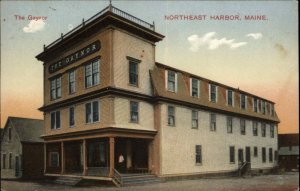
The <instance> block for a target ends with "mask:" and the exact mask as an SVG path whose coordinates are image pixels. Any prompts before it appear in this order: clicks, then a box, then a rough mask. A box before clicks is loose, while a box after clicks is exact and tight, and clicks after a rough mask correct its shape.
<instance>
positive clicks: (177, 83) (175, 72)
mask: <svg viewBox="0 0 300 191" xmlns="http://www.w3.org/2000/svg"><path fill="white" fill-rule="evenodd" d="M177 85H178V83H177V73H176V72H175V93H177V90H178V88H177Z"/></svg>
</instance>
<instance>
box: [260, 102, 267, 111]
mask: <svg viewBox="0 0 300 191" xmlns="http://www.w3.org/2000/svg"><path fill="white" fill-rule="evenodd" d="M261 112H262V114H266V102H265V101H261Z"/></svg>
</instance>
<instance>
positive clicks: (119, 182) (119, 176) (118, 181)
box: [113, 169, 123, 186]
mask: <svg viewBox="0 0 300 191" xmlns="http://www.w3.org/2000/svg"><path fill="white" fill-rule="evenodd" d="M113 178H114V179H115V181H116V182H117V183H118V184H120V186H122V185H123V180H122V175H121V174H120V173H119V172H118V171H117V170H116V169H114V177H113Z"/></svg>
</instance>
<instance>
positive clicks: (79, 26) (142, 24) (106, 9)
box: [44, 4, 155, 50]
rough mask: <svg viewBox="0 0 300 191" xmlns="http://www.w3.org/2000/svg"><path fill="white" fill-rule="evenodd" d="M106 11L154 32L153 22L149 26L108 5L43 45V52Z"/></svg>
mask: <svg viewBox="0 0 300 191" xmlns="http://www.w3.org/2000/svg"><path fill="white" fill-rule="evenodd" d="M108 11H110V12H112V13H114V14H116V15H119V16H121V17H123V18H125V19H128V20H130V21H132V22H134V23H136V24H139V25H141V26H143V27H145V28H148V29H150V30H153V31H154V30H155V25H154V22H153V24H150V23H148V22H146V21H143V20H141V19H139V18H137V17H135V16H133V15H130V14H129V13H126V12H124V11H122V10H120V9H118V8H116V7H114V6H112V5H111V4H110V5H109V6H107V7H106V8H104V9H103V10H102V11H100V12H98V13H97V14H95V15H94V16H92V17H91V18H89V19H88V20H86V21H85V20H84V19H82V23H81V24H80V25H78V26H77V27H75V28H73V29H72V30H71V31H69V32H68V33H66V34H63V33H61V37H60V38H59V39H57V40H55V41H54V42H52V43H51V44H49V45H48V46H46V45H44V50H47V49H49V48H51V47H53V46H55V45H56V44H58V43H59V42H61V41H62V40H63V39H65V38H66V37H68V36H71V35H72V34H73V33H75V32H76V31H78V30H79V29H80V28H82V27H84V26H85V25H87V24H89V23H91V22H92V21H94V20H96V19H97V18H98V17H100V16H101V15H103V14H104V13H106V12H108Z"/></svg>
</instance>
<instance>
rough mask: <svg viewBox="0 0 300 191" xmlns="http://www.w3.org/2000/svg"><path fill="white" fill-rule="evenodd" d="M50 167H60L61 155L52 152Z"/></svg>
mask: <svg viewBox="0 0 300 191" xmlns="http://www.w3.org/2000/svg"><path fill="white" fill-rule="evenodd" d="M50 166H51V167H59V153H58V152H50Z"/></svg>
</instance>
